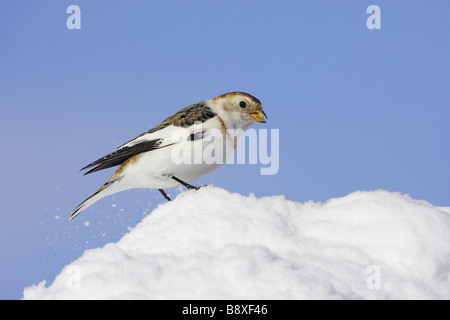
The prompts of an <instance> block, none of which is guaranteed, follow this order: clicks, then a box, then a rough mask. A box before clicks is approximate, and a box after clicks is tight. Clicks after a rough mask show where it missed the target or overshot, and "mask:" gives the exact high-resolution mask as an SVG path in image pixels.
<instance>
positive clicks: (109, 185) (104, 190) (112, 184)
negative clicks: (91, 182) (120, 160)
mask: <svg viewBox="0 0 450 320" xmlns="http://www.w3.org/2000/svg"><path fill="white" fill-rule="evenodd" d="M119 191H120V190H119V189H118V188H117V180H113V181H108V182H106V183H105V184H104V185H103V186H102V187H101V188H100V189H98V190H97V191H96V192H95V193H94V194H92V195H91V196H90V197H89V198H87V199H86V200H84V201H83V202H82V203H80V204H79V205H78V207H76V208H75V210H73V211H72V214H71V215H70V218H69V220H72V219H73V218H75V217H76V216H77V215H79V214H80V213H81V212H83V211H84V210H86V209H87V208H89V207H90V206H92V205H93V204H94V203H96V202H97V201H98V200H100V199H101V198H103V197H106V196H109V195H111V194H113V193H116V192H119Z"/></svg>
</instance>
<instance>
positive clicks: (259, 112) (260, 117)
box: [250, 107, 267, 123]
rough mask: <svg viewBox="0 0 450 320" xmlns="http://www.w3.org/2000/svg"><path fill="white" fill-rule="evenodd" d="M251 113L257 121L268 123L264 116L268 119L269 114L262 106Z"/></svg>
mask: <svg viewBox="0 0 450 320" xmlns="http://www.w3.org/2000/svg"><path fill="white" fill-rule="evenodd" d="M250 115H251V116H252V117H253V119H255V120H256V122H260V123H266V120H264V118H266V119H267V116H266V114H265V113H264V111H263V109H262V108H261V107H259V108H258V109H256V111H254V112H252V113H250Z"/></svg>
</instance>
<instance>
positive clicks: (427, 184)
mask: <svg viewBox="0 0 450 320" xmlns="http://www.w3.org/2000/svg"><path fill="white" fill-rule="evenodd" d="M71 4H76V5H78V6H80V8H81V30H69V29H67V27H66V19H67V18H68V17H69V14H67V13H66V9H67V7H68V6H69V5H71ZM371 4H376V5H378V6H379V7H380V8H381V29H380V30H369V29H368V28H367V27H366V20H367V18H368V17H369V14H367V13H366V9H367V7H368V6H369V5H371ZM449 9H450V3H449V2H448V1H425V0H422V1H356V0H355V1H332V0H329V1H256V0H252V1H250V0H248V1H242V0H239V1H126V2H125V1H86V0H85V1H12V0H6V1H1V2H0V58H1V59H0V106H1V117H0V122H1V126H0V139H1V141H0V142H1V146H2V153H1V154H2V157H1V166H0V170H1V171H0V172H1V176H2V178H3V179H2V183H0V195H1V196H0V197H1V201H0V214H1V219H2V223H1V224H0V235H1V241H0V255H1V260H0V261H1V262H0V271H1V272H0V298H20V297H21V296H22V290H23V288H24V287H25V286H28V285H31V284H37V283H38V282H39V281H41V280H43V279H47V281H48V282H52V281H53V279H54V277H55V276H56V274H57V273H58V272H59V271H60V270H61V268H62V267H63V266H64V265H66V264H68V263H69V262H71V261H73V260H75V259H76V258H78V257H79V256H80V255H81V254H82V252H83V251H84V250H85V249H87V248H96V247H100V246H103V245H104V244H105V243H107V242H110V241H117V240H118V239H119V238H120V237H121V236H122V235H123V234H124V233H126V232H127V230H128V229H127V228H128V227H132V226H134V225H135V224H136V223H137V222H138V221H140V220H141V219H142V217H143V214H148V213H150V212H151V210H152V209H153V208H155V206H157V205H158V204H159V203H161V202H164V200H163V198H162V196H161V195H160V194H159V192H158V191H156V190H154V191H151V190H133V191H126V192H123V193H120V194H117V195H115V196H114V197H108V198H104V199H103V200H101V201H100V202H98V203H97V204H96V205H94V206H93V207H91V208H89V209H88V210H87V211H86V212H84V213H83V214H82V215H81V216H80V217H78V218H77V219H75V220H73V221H72V222H70V223H69V222H68V217H69V215H70V212H71V211H72V209H73V208H74V207H75V206H76V205H78V204H79V203H80V202H81V201H82V200H84V199H85V198H86V197H87V196H88V195H90V194H91V193H92V192H93V191H95V190H96V189H97V188H98V187H100V186H101V185H102V184H103V183H104V181H106V180H107V179H108V178H109V176H110V175H111V174H112V173H113V170H106V171H104V172H99V173H96V174H93V175H90V176H85V177H84V176H83V175H82V174H81V173H79V172H78V170H79V169H80V168H81V167H83V166H84V165H86V164H88V163H90V162H92V161H93V160H96V159H97V158H99V157H100V156H103V155H104V154H107V153H109V152H111V151H112V150H113V149H114V148H116V147H118V146H119V145H121V144H122V143H124V142H126V141H128V140H129V139H131V138H134V137H135V136H137V135H138V134H140V133H142V132H144V131H145V130H148V129H149V128H151V127H152V126H154V125H156V124H158V123H159V122H160V121H161V120H163V119H165V118H166V117H167V116H169V115H170V114H172V113H173V112H175V111H177V110H178V109H180V108H182V107H184V106H187V105H188V104H191V103H194V102H198V101H201V100H204V99H209V98H212V97H214V96H217V95H219V94H221V93H225V92H229V91H245V92H249V93H251V94H253V95H255V96H256V97H257V98H259V99H260V100H261V101H262V103H263V107H264V110H265V112H266V113H267V115H268V116H269V119H268V122H267V124H257V125H255V126H254V128H267V129H279V132H280V170H279V172H278V174H277V175H274V176H261V175H259V169H260V165H228V166H225V167H223V168H221V169H219V170H218V171H216V172H214V173H212V174H210V175H208V176H206V177H204V178H203V179H201V180H200V181H198V182H196V183H198V184H206V183H213V184H214V185H215V186H219V187H223V188H225V189H227V190H229V191H233V192H239V193H241V194H244V195H247V194H249V193H254V194H256V195H257V196H269V195H279V194H283V195H285V196H286V197H287V198H290V199H293V200H296V201H307V200H314V201H326V200H327V199H329V198H332V197H340V196H344V195H347V194H348V193H351V192H353V191H357V190H374V189H386V190H389V191H399V192H402V193H408V194H410V195H411V196H412V197H413V198H415V199H423V200H427V201H429V202H431V203H432V204H435V205H440V206H450V193H449V190H450V170H449V163H450V151H449V149H450V148H449V138H450V126H449V120H450V59H449V57H450V20H449V18H448V14H449V12H450V11H449ZM168 191H169V192H170V193H172V195H175V194H176V191H175V190H168ZM58 217H59V218H58ZM87 222H89V223H87ZM87 224H89V225H88V226H86V225H87Z"/></svg>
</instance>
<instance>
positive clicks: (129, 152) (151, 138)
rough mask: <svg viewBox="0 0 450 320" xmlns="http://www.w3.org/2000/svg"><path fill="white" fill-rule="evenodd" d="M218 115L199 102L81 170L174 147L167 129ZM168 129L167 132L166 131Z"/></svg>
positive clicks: (94, 170)
mask: <svg viewBox="0 0 450 320" xmlns="http://www.w3.org/2000/svg"><path fill="white" fill-rule="evenodd" d="M215 115H216V114H215V113H214V112H213V111H212V110H211V108H209V107H208V106H207V105H206V104H205V103H204V102H199V103H196V104H193V105H190V106H188V107H186V108H184V109H181V110H180V111H178V112H177V113H175V114H173V115H172V116H170V117H169V118H167V119H166V120H164V121H163V122H161V123H160V124H159V125H157V126H156V127H154V128H152V129H150V130H149V131H147V132H145V133H143V134H141V135H140V136H138V137H136V138H134V139H133V140H130V141H128V142H127V143H125V144H123V145H122V146H120V147H118V148H117V149H116V150H114V151H113V152H111V153H110V154H107V155H106V156H104V157H102V158H100V159H98V160H96V161H94V162H92V163H90V164H88V165H87V166H85V167H84V168H82V169H81V170H85V169H89V168H92V167H95V168H93V169H91V170H89V171H88V172H86V173H85V175H86V174H89V173H93V172H96V171H99V170H103V169H107V168H111V167H115V166H118V165H121V164H122V163H123V162H124V161H125V160H127V159H129V158H131V157H133V156H135V155H137V154H140V153H143V152H148V151H152V150H155V149H160V148H164V147H168V146H170V145H172V144H173V143H174V142H172V141H171V139H170V134H169V133H168V130H167V129H170V127H172V128H173V127H181V128H188V127H191V126H192V125H193V124H194V123H197V122H202V123H203V122H205V121H207V120H209V119H211V118H213V117H214V116H215ZM164 129H166V130H164Z"/></svg>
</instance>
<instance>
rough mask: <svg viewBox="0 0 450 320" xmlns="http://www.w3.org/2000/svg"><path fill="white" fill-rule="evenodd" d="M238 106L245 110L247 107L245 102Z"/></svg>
mask: <svg viewBox="0 0 450 320" xmlns="http://www.w3.org/2000/svg"><path fill="white" fill-rule="evenodd" d="M239 106H240V107H241V108H245V107H246V106H247V104H246V103H245V101H241V102H239Z"/></svg>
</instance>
